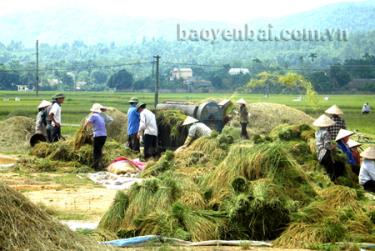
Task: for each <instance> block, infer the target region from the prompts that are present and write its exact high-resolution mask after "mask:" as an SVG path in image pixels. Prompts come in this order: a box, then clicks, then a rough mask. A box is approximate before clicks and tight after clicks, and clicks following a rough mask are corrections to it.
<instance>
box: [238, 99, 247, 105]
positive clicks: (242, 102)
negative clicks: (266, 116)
mask: <svg viewBox="0 0 375 251" xmlns="http://www.w3.org/2000/svg"><path fill="white" fill-rule="evenodd" d="M236 103H237V104H241V105H246V104H247V102H246V100H244V99H243V98H241V99H239V100H237V102H236Z"/></svg>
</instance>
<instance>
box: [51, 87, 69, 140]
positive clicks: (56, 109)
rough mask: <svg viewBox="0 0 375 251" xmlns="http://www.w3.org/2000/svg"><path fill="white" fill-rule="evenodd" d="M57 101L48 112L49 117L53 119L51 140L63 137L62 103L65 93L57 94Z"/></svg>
mask: <svg viewBox="0 0 375 251" xmlns="http://www.w3.org/2000/svg"><path fill="white" fill-rule="evenodd" d="M55 99H56V103H54V104H53V105H52V107H51V110H50V111H49V113H48V117H49V118H50V120H51V125H52V131H51V142H56V141H59V140H60V138H61V105H62V104H63V103H64V100H65V96H64V94H62V93H61V94H57V95H56V96H55Z"/></svg>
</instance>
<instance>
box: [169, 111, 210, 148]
mask: <svg viewBox="0 0 375 251" xmlns="http://www.w3.org/2000/svg"><path fill="white" fill-rule="evenodd" d="M182 125H184V126H188V125H190V128H189V132H188V137H187V138H186V140H185V143H184V144H183V145H182V146H180V147H179V148H178V149H177V150H176V152H179V151H182V150H183V149H185V148H186V147H188V146H189V145H190V144H191V143H192V142H193V141H194V140H196V139H197V138H200V137H204V136H210V135H211V132H212V130H211V128H209V127H208V126H206V125H205V124H203V123H201V122H199V120H197V119H195V118H193V117H190V116H187V117H186V119H185V121H184V123H183V124H182Z"/></svg>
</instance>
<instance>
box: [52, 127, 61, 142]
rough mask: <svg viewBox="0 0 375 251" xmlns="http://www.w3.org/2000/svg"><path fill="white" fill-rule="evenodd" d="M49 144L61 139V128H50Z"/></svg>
mask: <svg viewBox="0 0 375 251" xmlns="http://www.w3.org/2000/svg"><path fill="white" fill-rule="evenodd" d="M50 133H51V136H50V137H51V140H50V141H51V142H57V141H59V140H60V139H61V127H55V126H52V127H51V132H50Z"/></svg>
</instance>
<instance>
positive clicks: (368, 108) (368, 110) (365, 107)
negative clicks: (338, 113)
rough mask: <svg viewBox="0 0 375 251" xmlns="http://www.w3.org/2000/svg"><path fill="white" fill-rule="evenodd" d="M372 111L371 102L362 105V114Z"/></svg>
mask: <svg viewBox="0 0 375 251" xmlns="http://www.w3.org/2000/svg"><path fill="white" fill-rule="evenodd" d="M370 112H371V107H370V105H369V103H364V104H363V106H362V114H363V115H365V114H369V113H370Z"/></svg>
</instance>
